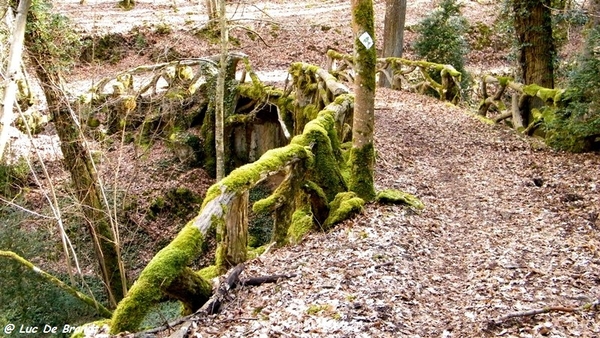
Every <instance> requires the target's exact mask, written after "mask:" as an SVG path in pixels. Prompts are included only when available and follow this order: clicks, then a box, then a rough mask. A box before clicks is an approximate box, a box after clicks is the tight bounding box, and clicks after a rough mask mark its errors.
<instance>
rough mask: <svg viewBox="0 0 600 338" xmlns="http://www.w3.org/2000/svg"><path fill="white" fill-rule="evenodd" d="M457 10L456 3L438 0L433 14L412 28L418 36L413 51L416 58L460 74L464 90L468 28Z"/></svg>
mask: <svg viewBox="0 0 600 338" xmlns="http://www.w3.org/2000/svg"><path fill="white" fill-rule="evenodd" d="M460 8H461V5H460V4H458V3H457V0H442V1H441V2H440V5H439V7H438V8H437V9H436V10H435V11H433V13H431V14H430V15H429V16H427V17H426V18H425V19H424V20H423V21H421V22H420V23H419V24H417V25H416V27H415V31H416V32H417V33H418V34H419V36H418V37H417V40H416V41H415V42H414V45H413V47H414V49H415V51H416V53H417V55H418V56H419V57H420V58H423V59H425V60H427V61H429V62H435V63H441V64H449V65H451V66H453V67H454V68H455V69H456V70H458V71H459V72H461V73H462V74H463V76H462V78H463V81H462V86H463V89H464V88H466V87H467V85H468V83H469V80H468V75H467V74H466V72H465V58H464V56H465V55H466V54H467V53H468V52H469V44H468V42H467V40H466V39H465V34H466V33H467V31H468V29H469V24H468V22H467V19H465V18H464V17H463V16H462V14H461V12H460ZM434 79H435V78H434ZM436 80H439V79H436Z"/></svg>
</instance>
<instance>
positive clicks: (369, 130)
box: [349, 0, 377, 201]
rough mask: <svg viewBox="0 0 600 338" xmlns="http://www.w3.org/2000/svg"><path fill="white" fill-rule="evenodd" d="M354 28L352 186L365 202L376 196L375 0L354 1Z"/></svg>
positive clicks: (350, 186) (351, 188) (350, 184)
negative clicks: (374, 144) (374, 175)
mask: <svg viewBox="0 0 600 338" xmlns="http://www.w3.org/2000/svg"><path fill="white" fill-rule="evenodd" d="M352 30H353V32H354V60H355V61H354V65H355V71H356V77H355V80H354V93H355V94H354V95H355V99H354V119H353V128H354V130H353V132H352V149H351V150H350V160H349V162H350V170H351V171H350V182H349V188H350V190H351V191H354V192H355V193H356V194H357V195H358V196H359V197H360V198H362V199H364V200H365V201H371V200H372V199H373V198H375V188H374V185H373V168H374V166H375V148H374V146H373V128H374V124H375V113H374V108H375V65H376V61H377V56H376V54H375V43H374V41H373V39H374V37H375V24H374V19H373V2H372V0H352Z"/></svg>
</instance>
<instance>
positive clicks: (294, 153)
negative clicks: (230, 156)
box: [202, 142, 308, 208]
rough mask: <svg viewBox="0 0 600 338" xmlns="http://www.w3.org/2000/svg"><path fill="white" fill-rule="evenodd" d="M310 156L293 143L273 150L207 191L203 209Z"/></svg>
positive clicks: (234, 171)
mask: <svg viewBox="0 0 600 338" xmlns="http://www.w3.org/2000/svg"><path fill="white" fill-rule="evenodd" d="M307 156H308V154H307V151H306V149H305V148H304V146H302V145H300V144H297V143H294V142H292V143H291V144H289V145H287V146H285V147H282V148H276V149H271V150H269V151H267V152H266V153H264V154H263V156H261V157H260V158H259V159H258V160H256V161H255V162H253V163H249V164H246V165H243V166H241V167H239V168H237V169H235V170H233V171H232V172H231V173H230V174H229V175H228V176H227V177H225V178H224V179H223V180H221V181H220V182H217V183H216V184H213V185H212V186H211V187H210V188H209V189H208V191H207V193H206V197H205V199H204V204H203V205H202V207H203V208H204V206H205V205H206V204H207V203H208V202H210V201H212V200H213V199H215V198H216V197H217V196H219V195H220V194H221V193H222V190H223V192H233V191H235V192H238V191H242V190H245V189H249V188H250V187H252V186H253V185H254V184H255V183H256V182H258V181H259V180H260V179H261V178H262V177H263V176H264V175H265V173H268V172H272V171H277V170H279V168H281V167H283V166H284V165H285V164H286V163H288V162H290V161H291V160H292V159H296V158H300V159H302V158H306V157H307Z"/></svg>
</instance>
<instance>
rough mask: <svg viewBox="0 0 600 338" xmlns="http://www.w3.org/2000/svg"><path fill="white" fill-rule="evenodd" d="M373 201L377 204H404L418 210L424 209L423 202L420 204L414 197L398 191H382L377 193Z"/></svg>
mask: <svg viewBox="0 0 600 338" xmlns="http://www.w3.org/2000/svg"><path fill="white" fill-rule="evenodd" d="M375 199H376V200H377V202H379V203H386V204H405V205H408V206H410V207H412V208H415V209H418V210H422V209H423V208H425V205H424V204H423V202H421V201H420V200H419V199H418V198H417V197H416V196H414V195H411V194H409V193H406V192H403V191H400V190H394V189H388V190H382V191H380V192H379V193H377V197H376V198H375Z"/></svg>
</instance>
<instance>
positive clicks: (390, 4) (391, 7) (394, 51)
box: [379, 0, 406, 88]
mask: <svg viewBox="0 0 600 338" xmlns="http://www.w3.org/2000/svg"><path fill="white" fill-rule="evenodd" d="M405 21H406V0H386V2H385V20H384V28H383V57H384V58H386V57H398V58H399V57H402V51H403V48H404V23H405ZM384 72H386V73H387V74H388V75H389V77H390V79H393V74H392V67H391V65H390V66H388V67H387V68H386V69H385V70H384ZM379 85H380V86H381V87H386V88H390V87H392V85H393V84H392V83H390V82H389V81H388V78H387V76H385V75H383V74H381V76H380V77H379Z"/></svg>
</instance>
